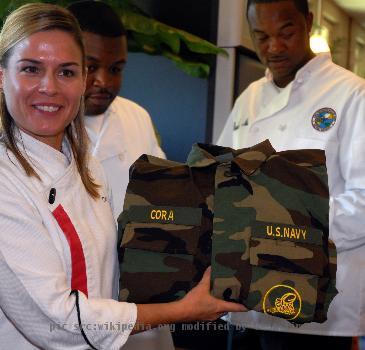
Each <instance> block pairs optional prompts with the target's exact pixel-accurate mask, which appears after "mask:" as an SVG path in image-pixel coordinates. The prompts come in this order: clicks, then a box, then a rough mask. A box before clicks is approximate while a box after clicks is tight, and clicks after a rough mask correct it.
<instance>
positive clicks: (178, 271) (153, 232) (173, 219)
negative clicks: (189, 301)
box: [120, 206, 202, 303]
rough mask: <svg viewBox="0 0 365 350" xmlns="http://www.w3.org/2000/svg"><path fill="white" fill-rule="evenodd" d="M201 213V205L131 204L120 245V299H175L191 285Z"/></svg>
mask: <svg viewBox="0 0 365 350" xmlns="http://www.w3.org/2000/svg"><path fill="white" fill-rule="evenodd" d="M201 215H202V214H201V209H200V208H182V207H168V208H167V207H155V206H148V207H145V206H138V207H137V206H135V207H131V208H130V210H129V212H128V217H129V222H128V223H127V224H126V225H125V227H124V230H123V235H122V242H121V247H120V253H121V254H120V270H121V276H120V300H122V301H129V302H135V303H158V302H166V301H173V300H177V299H180V298H182V297H183V296H184V295H185V294H186V293H187V292H188V291H189V290H190V289H191V284H192V280H193V275H194V269H193V260H194V255H195V254H196V251H197V246H198V241H199V234H200V224H201ZM183 223H185V224H183ZM141 281H145V283H146V285H147V286H148V288H141Z"/></svg>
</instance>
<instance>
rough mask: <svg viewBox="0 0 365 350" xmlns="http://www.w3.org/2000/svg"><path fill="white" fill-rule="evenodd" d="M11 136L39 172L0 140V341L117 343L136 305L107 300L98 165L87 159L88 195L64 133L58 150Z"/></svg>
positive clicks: (107, 230) (110, 275) (39, 345)
mask: <svg viewBox="0 0 365 350" xmlns="http://www.w3.org/2000/svg"><path fill="white" fill-rule="evenodd" d="M17 137H18V140H19V141H18V147H19V148H20V150H21V152H22V153H23V154H24V156H25V157H26V158H27V159H28V160H29V162H30V163H31V164H32V166H33V168H34V169H35V171H36V173H37V174H38V175H39V177H40V180H39V179H37V178H35V177H29V176H27V175H26V174H25V171H24V170H23V168H22V167H21V166H20V164H19V162H18V161H17V160H16V158H15V157H14V156H13V154H12V153H11V152H10V151H8V150H6V148H5V146H4V145H3V144H0V202H1V211H0V281H1V283H0V348H1V349H22V350H28V349H50V348H52V349H75V350H76V349H77V350H80V349H90V348H97V349H108V350H111V349H113V350H116V349H120V347H121V346H122V345H123V344H124V343H125V341H126V340H127V338H128V336H129V334H130V331H131V330H132V328H133V326H134V323H135V321H136V317H137V308H136V305H134V304H127V303H119V302H117V301H115V300H112V297H114V298H115V297H116V292H117V290H116V283H115V281H116V279H117V256H116V249H115V247H116V238H117V237H116V229H115V225H114V220H113V215H112V211H111V207H110V203H109V196H108V191H107V187H106V185H105V184H106V182H105V179H104V178H103V172H102V169H101V167H100V165H99V164H98V163H97V162H96V161H95V160H90V162H89V163H88V166H89V168H90V171H91V174H92V176H93V178H94V180H95V182H96V183H98V184H99V185H100V189H99V193H100V198H98V199H93V198H91V197H90V195H89V194H88V193H87V191H86V189H85V187H84V185H83V183H82V181H81V177H80V175H79V173H78V170H77V166H76V163H75V160H74V158H73V156H72V154H71V152H70V147H69V144H68V143H67V142H66V141H64V142H63V146H62V149H63V153H61V152H59V151H57V150H55V149H54V148H52V147H50V146H48V145H46V144H44V143H42V142H40V141H38V140H36V139H34V138H33V137H31V136H29V135H27V134H25V133H23V132H20V133H19V134H18V136H17ZM73 290H76V292H74V293H71V292H72V291H73ZM81 329H82V331H81Z"/></svg>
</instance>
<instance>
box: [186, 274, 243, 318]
mask: <svg viewBox="0 0 365 350" xmlns="http://www.w3.org/2000/svg"><path fill="white" fill-rule="evenodd" d="M210 274H211V268H210V267H208V269H207V270H206V271H205V272H204V275H203V278H202V279H201V281H200V282H199V284H198V285H197V286H196V287H195V288H193V289H192V290H191V291H190V292H189V293H188V294H187V295H186V296H185V297H184V298H183V299H182V300H180V301H179V302H180V303H181V304H183V307H182V309H183V310H184V311H185V312H186V316H185V319H184V321H213V320H215V319H217V318H219V317H221V316H223V315H224V314H225V313H226V312H239V311H247V309H246V308H245V307H244V306H243V305H241V304H237V303H232V302H228V301H224V300H220V299H217V298H215V297H213V296H212V295H211V294H210Z"/></svg>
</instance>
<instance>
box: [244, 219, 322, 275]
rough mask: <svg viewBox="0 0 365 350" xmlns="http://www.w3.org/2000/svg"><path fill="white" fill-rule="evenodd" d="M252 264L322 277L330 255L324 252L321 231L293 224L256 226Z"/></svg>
mask: <svg viewBox="0 0 365 350" xmlns="http://www.w3.org/2000/svg"><path fill="white" fill-rule="evenodd" d="M250 264H251V265H254V266H260V267H264V268H268V269H272V270H277V271H284V272H292V273H302V274H310V275H316V276H323V274H324V272H325V271H324V270H325V267H326V266H327V264H328V257H327V256H326V255H325V252H324V251H323V243H322V232H321V231H319V230H316V229H313V228H305V227H295V226H291V225H281V224H267V223H265V224H261V223H260V224H258V225H255V226H254V227H253V229H252V235H251V239H250Z"/></svg>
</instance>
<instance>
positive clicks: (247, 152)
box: [187, 140, 276, 176]
mask: <svg viewBox="0 0 365 350" xmlns="http://www.w3.org/2000/svg"><path fill="white" fill-rule="evenodd" d="M274 153H276V151H275V150H274V148H273V147H272V146H271V143H270V141H269V140H265V141H263V142H261V143H259V144H257V145H255V146H252V147H250V148H243V149H239V150H234V149H232V148H229V147H221V146H215V145H209V144H202V143H198V144H194V145H193V148H192V150H191V152H190V154H189V156H188V159H187V164H188V165H189V166H190V167H195V168H202V167H207V166H210V165H212V164H216V163H225V162H229V161H231V162H232V163H234V164H236V165H237V166H238V167H239V168H240V169H241V171H242V172H243V173H244V174H245V175H247V176H249V175H252V174H253V173H254V172H255V171H256V170H257V169H258V168H260V167H261V165H262V164H263V163H264V162H265V161H266V160H267V159H268V158H269V157H270V156H272V155H273V154H274Z"/></svg>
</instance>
